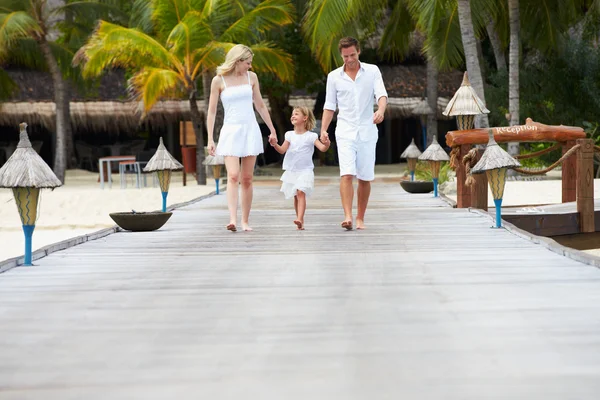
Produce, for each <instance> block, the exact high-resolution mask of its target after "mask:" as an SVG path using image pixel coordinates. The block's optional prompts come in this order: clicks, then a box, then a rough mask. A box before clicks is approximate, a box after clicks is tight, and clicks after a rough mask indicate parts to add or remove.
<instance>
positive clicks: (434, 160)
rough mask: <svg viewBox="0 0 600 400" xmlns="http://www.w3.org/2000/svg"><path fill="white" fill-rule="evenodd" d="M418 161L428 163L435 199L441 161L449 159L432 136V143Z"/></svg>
mask: <svg viewBox="0 0 600 400" xmlns="http://www.w3.org/2000/svg"><path fill="white" fill-rule="evenodd" d="M419 160H424V161H429V166H430V168H431V177H432V180H433V197H437V195H438V178H439V175H440V166H441V164H442V162H443V161H449V160H450V157H448V154H447V153H446V151H445V150H444V149H442V146H440V144H439V143H438V141H437V138H436V137H435V136H434V137H433V141H432V142H431V144H430V145H429V147H427V149H425V151H424V152H423V154H421V155H420V156H419Z"/></svg>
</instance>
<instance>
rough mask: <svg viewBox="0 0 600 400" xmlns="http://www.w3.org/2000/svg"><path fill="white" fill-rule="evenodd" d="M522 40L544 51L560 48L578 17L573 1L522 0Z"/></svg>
mask: <svg viewBox="0 0 600 400" xmlns="http://www.w3.org/2000/svg"><path fill="white" fill-rule="evenodd" d="M520 6H521V7H520V9H521V14H520V18H521V21H527V25H528V29H523V30H521V41H522V43H527V44H528V45H529V46H531V47H535V48H537V49H539V50H541V51H542V52H551V51H553V50H556V49H558V47H559V44H560V43H561V41H562V39H563V37H564V34H565V33H566V32H567V30H568V29H569V28H570V26H571V25H572V23H573V22H574V21H575V20H576V18H577V11H576V9H575V8H574V6H573V2H571V1H564V0H521V4H520Z"/></svg>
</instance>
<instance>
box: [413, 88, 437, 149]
mask: <svg viewBox="0 0 600 400" xmlns="http://www.w3.org/2000/svg"><path fill="white" fill-rule="evenodd" d="M412 112H413V114H415V115H418V116H419V118H420V120H421V133H422V135H423V150H424V149H425V147H426V146H427V116H428V115H430V114H433V113H434V112H435V111H433V110H432V109H431V107H430V106H429V103H428V102H427V99H421V101H420V102H419V103H417V105H416V106H415V108H413V109H412Z"/></svg>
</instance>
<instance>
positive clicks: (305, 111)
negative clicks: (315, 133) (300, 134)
mask: <svg viewBox="0 0 600 400" xmlns="http://www.w3.org/2000/svg"><path fill="white" fill-rule="evenodd" d="M296 110H298V111H300V112H301V113H302V115H304V116H305V117H307V118H306V122H305V123H304V128H305V129H306V130H307V131H312V130H313V129H314V128H315V126H316V125H317V121H316V120H315V115H314V114H313V112H312V110H311V109H310V108H308V107H294V110H293V111H296Z"/></svg>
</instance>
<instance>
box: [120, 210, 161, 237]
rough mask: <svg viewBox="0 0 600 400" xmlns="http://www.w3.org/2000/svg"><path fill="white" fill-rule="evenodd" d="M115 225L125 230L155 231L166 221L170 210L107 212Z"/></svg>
mask: <svg viewBox="0 0 600 400" xmlns="http://www.w3.org/2000/svg"><path fill="white" fill-rule="evenodd" d="M108 215H110V217H111V218H112V219H113V221H115V223H116V224H117V225H119V226H120V227H121V228H123V229H125V230H126V231H133V232H147V231H155V230H157V229H158V228H160V227H161V226H163V225H164V224H165V222H167V220H168V219H169V218H171V215H173V213H171V212H139V213H137V212H136V213H133V212H117V213H110V214H108Z"/></svg>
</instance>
